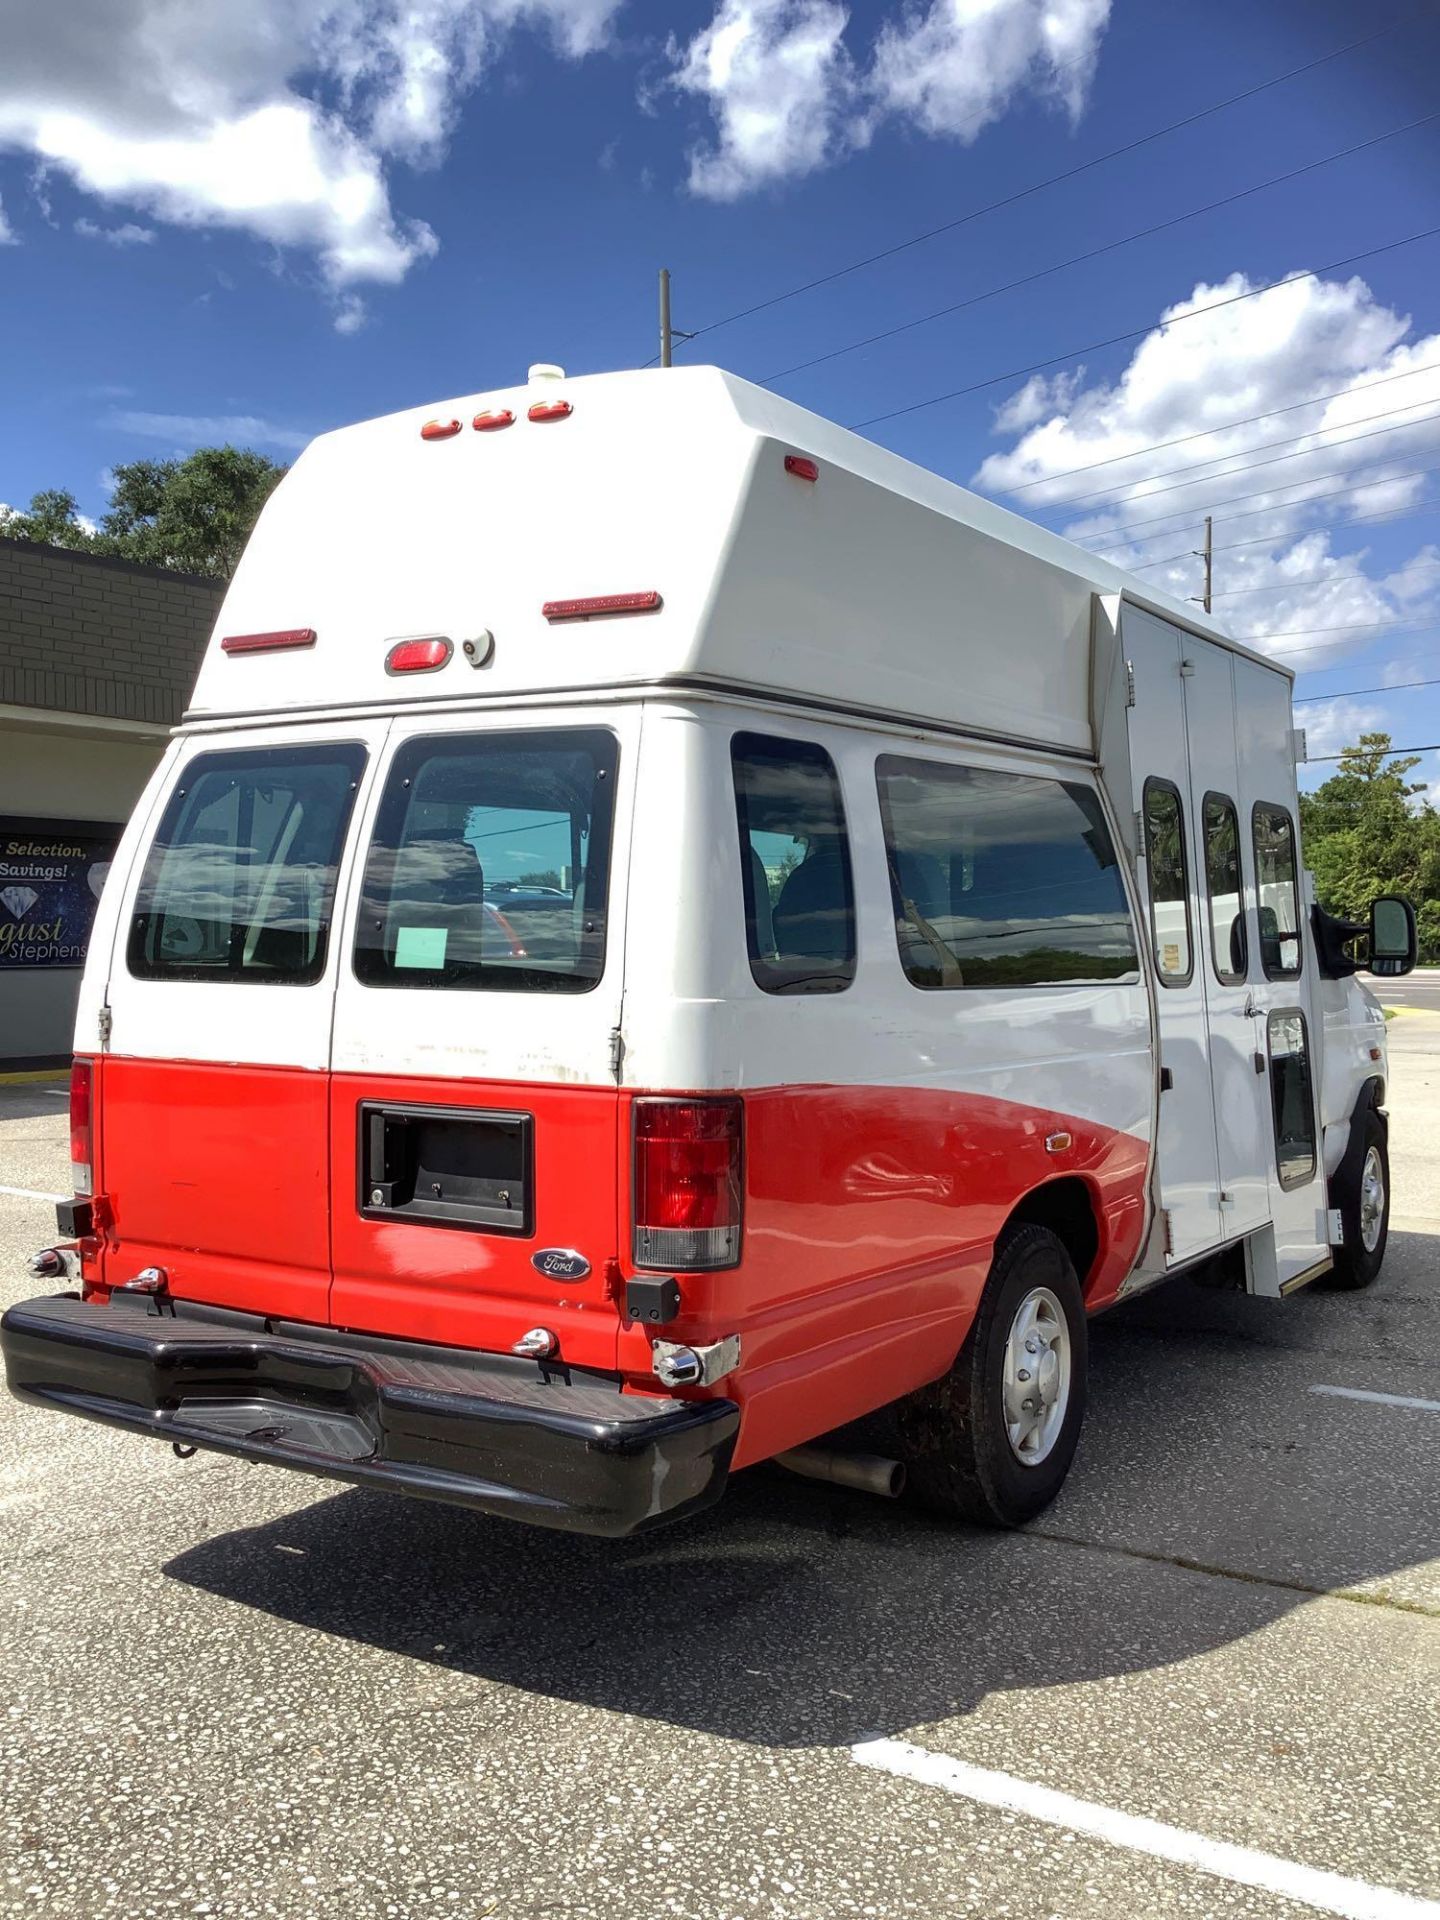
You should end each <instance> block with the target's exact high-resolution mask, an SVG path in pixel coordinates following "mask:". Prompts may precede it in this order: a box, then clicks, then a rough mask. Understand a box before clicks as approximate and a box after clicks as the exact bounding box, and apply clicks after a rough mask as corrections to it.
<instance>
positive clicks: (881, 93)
mask: <svg viewBox="0 0 1440 1920" xmlns="http://www.w3.org/2000/svg"><path fill="white" fill-rule="evenodd" d="M1109 17H1110V0H1008V4H1007V0H989V3H988V4H986V3H985V0H930V5H929V6H928V7H926V8H925V9H924V10H923V12H922V11H921V10H919V9H918V8H915V9H912V10H911V11H909V12H908V13H907V14H906V15H905V16H904V18H903V19H901V20H900V21H898V22H896V21H888V22H887V23H886V24H885V26H884V27H883V28H882V29H881V32H880V37H879V40H878V41H877V42H876V46H875V65H874V72H873V76H872V87H873V90H874V92H875V95H876V97H877V99H878V101H879V102H880V105H881V106H882V108H883V109H884V110H885V111H887V112H890V113H894V114H898V115H899V116H900V117H901V118H902V119H905V120H908V121H912V122H913V123H914V124H915V125H916V126H918V127H920V128H921V129H922V131H924V132H925V133H930V134H943V135H949V136H950V137H951V138H954V139H957V140H963V141H966V142H967V143H968V142H969V141H971V140H974V139H975V138H976V137H977V135H979V134H980V133H981V132H982V131H983V130H984V129H985V128H986V127H987V126H989V125H990V123H991V122H992V121H993V120H998V119H999V117H1000V116H1001V114H1002V113H1004V112H1005V111H1006V109H1007V108H1008V107H1009V106H1010V105H1011V104H1012V102H1013V101H1014V99H1015V98H1016V96H1017V95H1018V94H1019V93H1021V92H1023V91H1026V90H1029V91H1032V92H1035V93H1039V94H1041V95H1042V96H1043V95H1047V94H1048V95H1050V96H1051V97H1052V98H1054V99H1056V100H1058V101H1060V102H1061V104H1062V105H1063V106H1064V108H1065V110H1066V112H1067V113H1068V114H1069V116H1070V119H1071V121H1072V123H1073V122H1074V121H1076V120H1078V119H1079V117H1080V113H1081V110H1082V108H1083V107H1084V104H1085V96H1086V93H1087V92H1088V91H1089V87H1090V82H1091V79H1092V78H1093V77H1094V73H1095V63H1096V61H1097V60H1098V59H1099V55H1100V38H1101V35H1102V34H1103V33H1104V31H1105V26H1106V23H1107V21H1108V20H1109Z"/></svg>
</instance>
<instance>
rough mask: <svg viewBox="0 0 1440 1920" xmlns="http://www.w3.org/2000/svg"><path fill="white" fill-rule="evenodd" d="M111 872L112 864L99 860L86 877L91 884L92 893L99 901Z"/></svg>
mask: <svg viewBox="0 0 1440 1920" xmlns="http://www.w3.org/2000/svg"><path fill="white" fill-rule="evenodd" d="M109 871H110V862H109V861H108V860H97V861H96V862H95V864H94V866H93V867H91V869H90V871H89V872H88V873H87V874H86V876H85V878H86V880H87V881H88V882H89V885H90V891H91V893H93V894H94V896H95V898H96V899H97V900H98V899H99V898H100V889H101V888H102V887H103V886H104V885H105V876H106V874H108V873H109Z"/></svg>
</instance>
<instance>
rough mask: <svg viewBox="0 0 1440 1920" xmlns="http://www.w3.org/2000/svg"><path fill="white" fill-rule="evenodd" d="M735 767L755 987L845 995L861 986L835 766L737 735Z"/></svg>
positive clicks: (775, 739) (822, 755)
mask: <svg viewBox="0 0 1440 1920" xmlns="http://www.w3.org/2000/svg"><path fill="white" fill-rule="evenodd" d="M730 761H731V767H732V770H733V773H734V777H735V812H736V817H737V819H738V821H739V825H740V872H741V876H742V879H743V881H744V887H745V937H746V945H747V947H748V950H749V954H750V971H751V973H752V974H753V975H754V977H755V982H756V985H757V986H760V987H763V988H764V990H765V992H766V993H838V992H839V991H840V990H841V989H842V988H844V987H848V986H849V984H850V982H851V981H852V980H853V979H854V978H855V888H854V884H853V881H852V879H851V874H850V843H849V839H848V837H847V835H846V832H845V810H844V807H843V805H842V804H841V799H840V782H839V780H838V779H837V778H836V775H835V766H834V762H833V761H832V760H831V758H830V756H829V754H828V753H826V751H825V749H824V748H823V747H821V746H817V745H815V744H814V743H812V742H810V741H808V740H786V739H782V738H780V737H779V736H778V735H772V734H764V733H737V734H736V735H735V737H734V739H733V740H732V741H731V743H730Z"/></svg>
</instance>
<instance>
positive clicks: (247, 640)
mask: <svg viewBox="0 0 1440 1920" xmlns="http://www.w3.org/2000/svg"><path fill="white" fill-rule="evenodd" d="M314 644H315V629H314V628H313V627H288V628H286V629H285V630H284V631H283V632H281V633H227V634H226V636H225V638H224V639H223V640H222V641H221V642H220V651H221V652H222V653H279V652H281V651H282V650H283V649H284V648H286V647H313V646H314Z"/></svg>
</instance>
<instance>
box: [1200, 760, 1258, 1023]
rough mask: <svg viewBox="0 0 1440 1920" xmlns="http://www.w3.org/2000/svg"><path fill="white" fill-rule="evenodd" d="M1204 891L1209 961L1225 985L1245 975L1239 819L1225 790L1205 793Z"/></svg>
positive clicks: (1243, 906)
mask: <svg viewBox="0 0 1440 1920" xmlns="http://www.w3.org/2000/svg"><path fill="white" fill-rule="evenodd" d="M1205 894H1206V899H1207V901H1208V903H1209V908H1210V961H1211V964H1212V966H1213V967H1214V969H1215V978H1216V979H1217V980H1218V981H1219V982H1220V984H1221V985H1222V986H1225V987H1234V986H1238V985H1239V984H1240V982H1241V981H1242V980H1243V979H1244V978H1245V974H1246V969H1247V964H1248V953H1249V948H1248V943H1247V940H1246V937H1245V888H1244V880H1243V876H1242V873H1241V868H1240V820H1239V816H1238V815H1237V814H1236V812H1235V802H1234V801H1233V800H1229V799H1227V798H1226V796H1225V795H1224V794H1223V793H1207V794H1206V796H1205Z"/></svg>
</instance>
